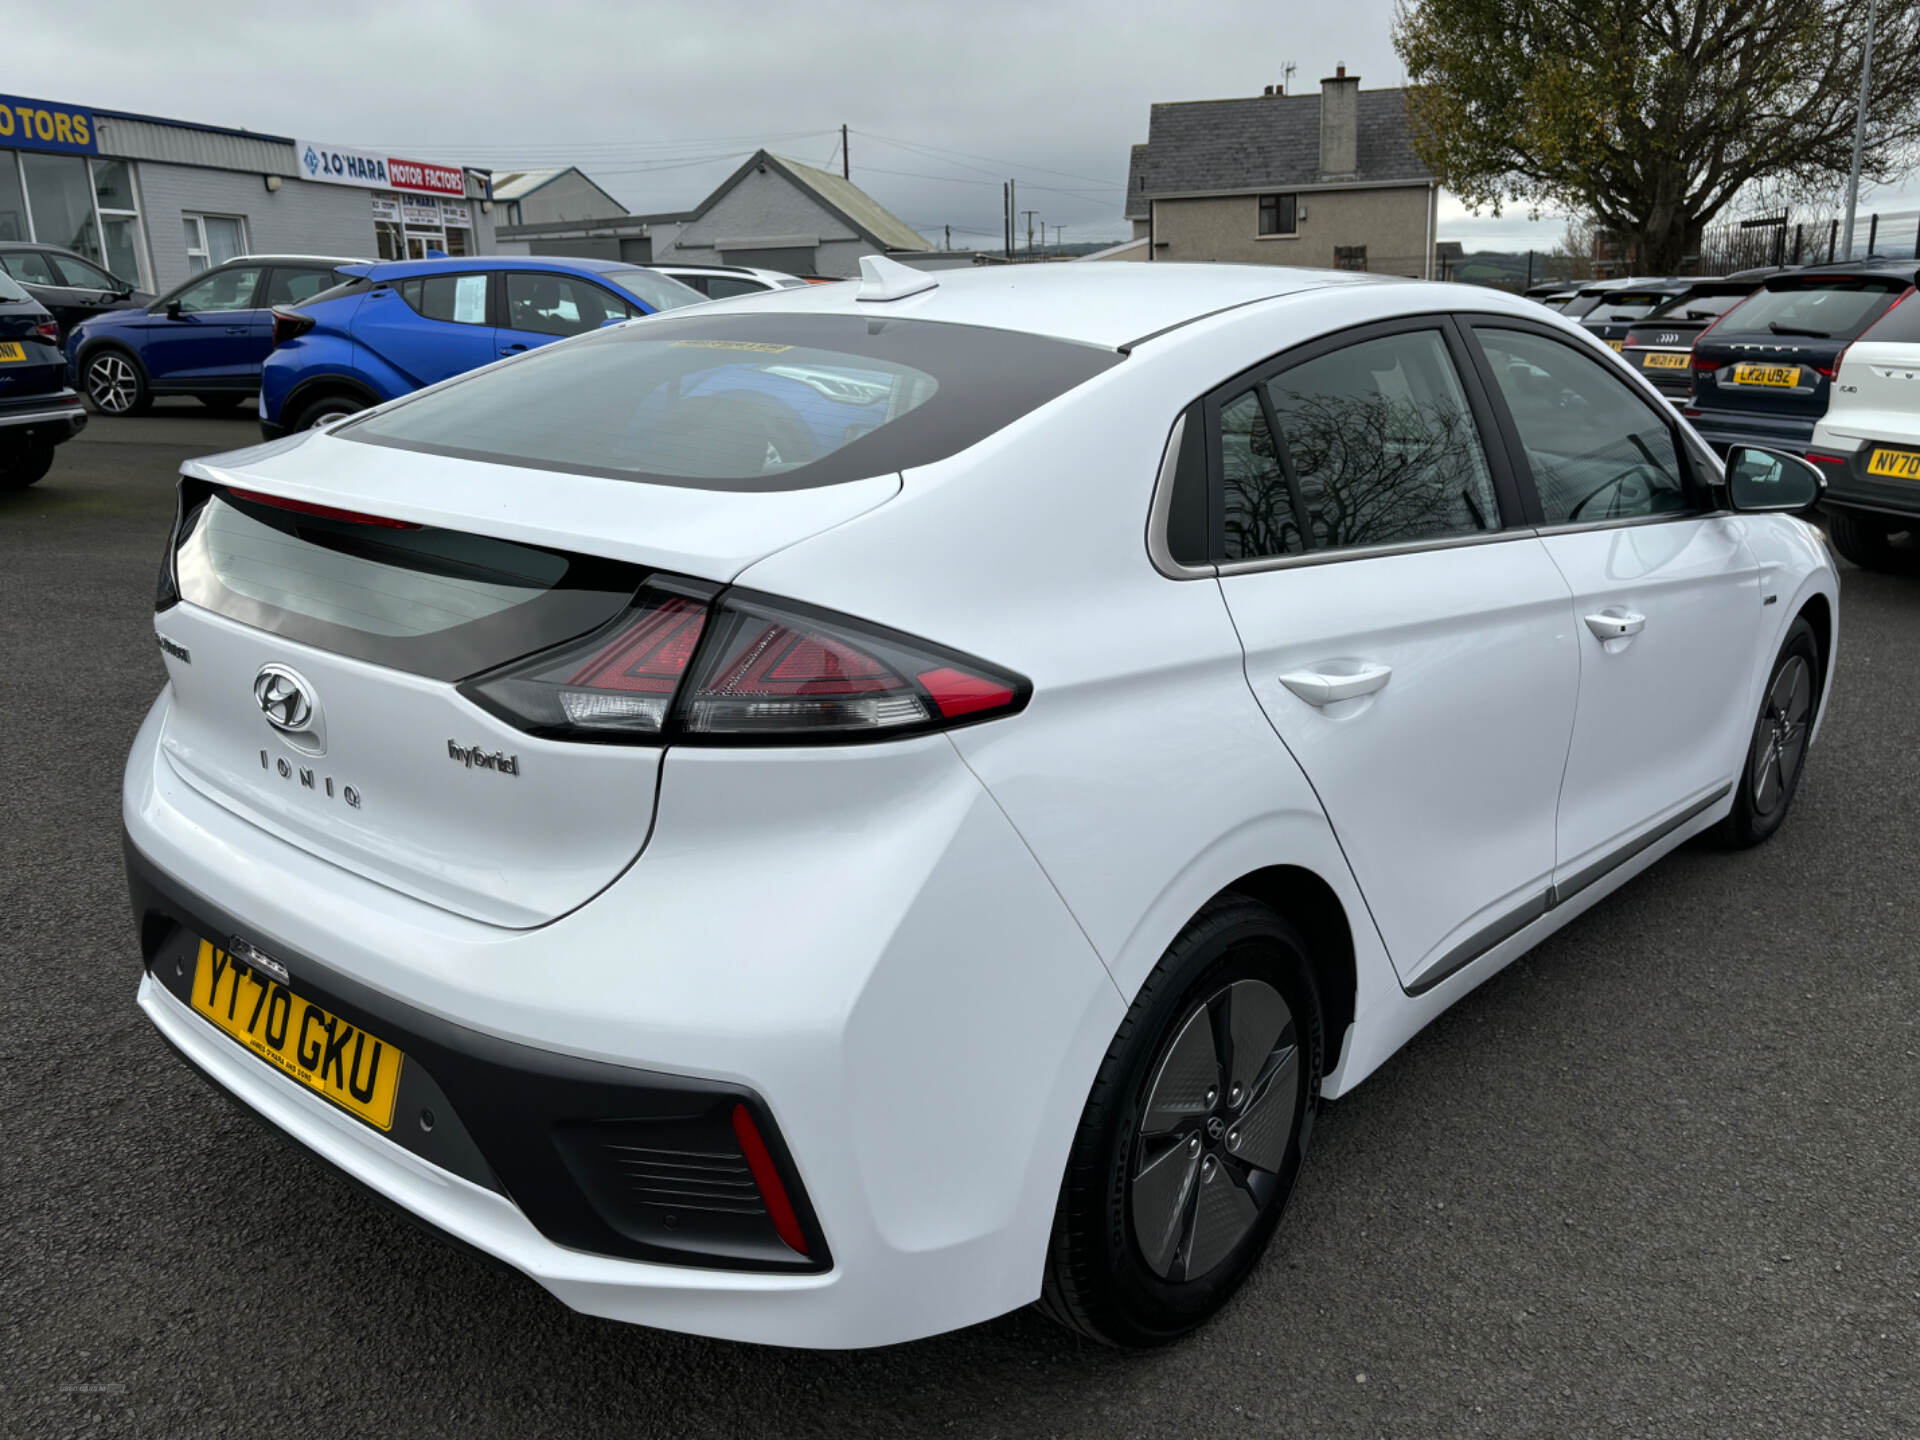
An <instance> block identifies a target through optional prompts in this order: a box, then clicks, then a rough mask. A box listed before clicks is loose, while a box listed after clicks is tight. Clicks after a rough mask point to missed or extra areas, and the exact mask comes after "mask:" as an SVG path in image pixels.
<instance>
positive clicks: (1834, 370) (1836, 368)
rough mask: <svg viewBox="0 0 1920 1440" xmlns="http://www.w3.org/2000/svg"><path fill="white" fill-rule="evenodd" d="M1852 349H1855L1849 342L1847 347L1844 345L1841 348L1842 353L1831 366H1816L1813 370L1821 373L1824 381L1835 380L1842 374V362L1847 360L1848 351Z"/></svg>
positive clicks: (1834, 359)
mask: <svg viewBox="0 0 1920 1440" xmlns="http://www.w3.org/2000/svg"><path fill="white" fill-rule="evenodd" d="M1852 348H1853V342H1852V341H1851V340H1849V341H1848V342H1847V343H1846V344H1845V345H1842V346H1841V347H1840V353H1839V354H1838V355H1836V356H1834V357H1833V361H1832V363H1831V364H1827V365H1816V366H1814V367H1813V368H1814V369H1816V370H1818V371H1819V372H1820V375H1821V378H1822V379H1826V380H1831V379H1833V378H1834V377H1835V376H1836V375H1838V374H1839V373H1840V362H1841V361H1842V360H1844V359H1846V358H1847V351H1849V350H1851V349H1852Z"/></svg>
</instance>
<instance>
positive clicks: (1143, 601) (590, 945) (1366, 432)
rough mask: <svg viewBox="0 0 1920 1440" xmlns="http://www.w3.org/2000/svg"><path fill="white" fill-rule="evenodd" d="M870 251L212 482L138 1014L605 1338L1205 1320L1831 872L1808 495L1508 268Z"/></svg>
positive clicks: (1811, 478)
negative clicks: (1377, 1171) (1627, 949)
mask: <svg viewBox="0 0 1920 1440" xmlns="http://www.w3.org/2000/svg"><path fill="white" fill-rule="evenodd" d="M864 268H865V278H864V279H863V280H862V281H861V282H860V283H858V284H845V285H836V286H822V287H811V288H807V289H804V290H791V291H786V292H782V293H778V294H771V295H761V296H755V297H753V298H752V299H750V300H743V301H739V302H724V301H723V302H718V303H715V304H711V305H706V306H701V307H698V308H697V309H693V310H688V311H684V312H681V313H678V314H675V315H669V316H662V317H656V318H651V319H647V320H643V321H637V322H634V323H630V324H625V325H621V326H617V327H613V328H609V329H606V330H603V331H600V332H596V333H594V334H592V335H587V336H582V337H579V338H577V339H575V340H572V341H568V342H565V343H562V344H558V345H554V346H552V347H550V348H547V349H543V350H541V351H539V352H537V353H534V354H531V355H528V356H526V357H524V358H520V359H516V360H511V361H507V362H505V363H502V364H499V365H495V366H492V367H489V368H488V369H485V370H481V371H476V372H473V373H471V374H468V375H465V376H462V377H460V378H458V379H455V380H453V381H450V382H448V383H446V384H443V385H440V386H438V387H435V388H433V389H429V390H424V391H421V392H419V393H417V394H414V395H411V396H408V397H406V398H404V399H401V400H398V401H395V402H393V403H391V404H388V405H385V406H382V407H380V408H378V409H376V410H372V411H368V412H365V413H363V414H361V415H357V416H354V417H352V418H350V419H348V420H346V421H344V422H341V423H338V424H335V425H333V426H330V427H327V428H325V429H323V430H320V431H315V432H310V433H305V434H301V435H297V436H292V437H289V438H287V439H285V440H281V441H277V442H275V443H273V444H269V445H264V446H261V447H258V448H256V449H251V450H243V451H237V452H234V453H232V454H228V455H221V456H215V457H212V458H209V459H205V460H200V461H195V462H192V463H190V464H188V465H187V466H185V467H184V471H183V474H182V478H181V481H180V504H179V511H178V519H177V522H176V525H175V528H174V533H173V536H172V539H171V543H170V545H169V548H168V551H167V555H166V560H165V564H164V566H163V568H162V573H161V578H160V584H159V594H158V600H157V604H156V615H155V629H156V631H157V635H158V640H159V645H160V649H161V651H162V652H163V658H164V662H165V665H166V669H167V674H168V683H167V685H166V688H165V689H164V691H163V692H162V694H161V695H160V698H159V699H158V701H157V702H156V703H155V705H154V707H153V710H152V712H151V714H150V715H149V716H148V718H147V720H146V722H145V724H144V725H143V727H142V728H141V730H140V732H139V735H138V738H137V739H136V741H135V744H134V747H133V753H132V756H131V758H130V760H129V762H128V766H127V774H126V782H125V823H126V832H127V863H128V870H129V875H130V882H131V888H132V895H133V906H134V912H135V918H136V921H137V925H138V932H139V939H140V947H141V953H142V958H143V964H144V972H145V973H144V976H143V978H142V980H141V982H140V990H139V1003H140V1005H141V1007H142V1008H143V1009H144V1010H145V1012H146V1014H147V1015H148V1016H149V1018H150V1019H151V1020H152V1022H153V1023H154V1024H155V1025H156V1026H157V1027H158V1028H159V1029H160V1031H161V1033H162V1034H163V1035H164V1036H165V1037H166V1039H167V1040H168V1041H170V1042H171V1043H172V1045H173V1046H174V1047H175V1048H176V1049H177V1050H178V1051H179V1052H180V1053H181V1054H182V1055H183V1056H184V1057H185V1059H186V1060H187V1061H188V1062H189V1063H190V1064H192V1065H194V1066H196V1067H198V1068H199V1069H201V1070H202V1071H204V1072H206V1074H207V1075H209V1076H210V1077H212V1079H213V1080H214V1081H215V1082H217V1083H218V1084H219V1085H220V1086H222V1087H224V1088H225V1089H226V1090H228V1091H230V1092H232V1094H233V1095H234V1096H236V1097H238V1099H239V1100H241V1101H242V1102H244V1103H245V1105H247V1106H248V1107H251V1109H252V1110H254V1111H256V1112H258V1113H259V1115H261V1116H262V1117H264V1118H265V1119H266V1120H267V1121H269V1122H271V1123H272V1124H273V1125H275V1126H278V1127H279V1128H280V1129H282V1130H284V1131H286V1132H288V1133H289V1134H291V1135H292V1136H294V1137H295V1138H297V1139H298V1140H300V1141H301V1142H302V1143H304V1144H305V1145H306V1146H307V1147H309V1148H310V1149H311V1150H313V1151H314V1152H315V1153H316V1154H318V1155H320V1156H321V1157H323V1158H324V1159H326V1160H328V1161H330V1162H331V1163H332V1164H334V1165H335V1166H337V1167H339V1168H340V1169H341V1170H343V1171H345V1172H346V1173H347V1174H349V1175H350V1176H352V1177H354V1178H356V1179H357V1180H359V1181H362V1182H364V1183H365V1184H366V1185H368V1186H370V1187H371V1188H372V1189H374V1190H375V1191H377V1192H379V1193H380V1194H381V1195H383V1196H385V1197H386V1198H387V1199H389V1200H391V1201H393V1202H395V1203H397V1204H399V1205H400V1206H402V1207H404V1208H405V1209H406V1210H408V1211H411V1212H412V1213H413V1214H414V1215H415V1216H417V1217H419V1218H421V1219H422V1220H424V1221H426V1222H427V1223H428V1224H429V1225H431V1226H434V1227H437V1228H438V1229H440V1230H442V1231H444V1232H446V1233H448V1234H450V1235H452V1236H454V1237H457V1238H458V1239H460V1240H462V1241H464V1242H466V1243H468V1244H469V1245H472V1246H474V1247H477V1248H478V1249H480V1250H482V1251H484V1252H486V1253H488V1254H490V1255H492V1256H495V1257H497V1258H499V1259H500V1260H503V1261H505V1262H507V1263H508V1264H510V1265H512V1266H515V1267H517V1268H518V1269H520V1270H522V1271H524V1272H525V1273H526V1274H528V1275H530V1276H532V1277H533V1278H534V1279H536V1280H537V1281H539V1283H541V1284H542V1285H544V1286H545V1287H546V1288H547V1289H549V1290H550V1291H552V1292H553V1293H554V1294H555V1295H557V1296H558V1297H559V1298H560V1299H561V1300H563V1301H564V1302H566V1303H567V1304H568V1305H571V1306H573V1307H575V1308H577V1309H579V1310H583V1311H587V1312H591V1313H593V1314H597V1315H604V1316H612V1317H616V1318H619V1319H623V1320H631V1321H639V1322H643V1323H646V1324H650V1325H659V1326H666V1327H670V1328H674V1329H679V1330H687V1331H695V1332H700V1333H704V1334H709V1335H718V1336H728V1337H736V1338H742V1339H749V1340H756V1341H766V1342H774V1343H779V1344H786V1345H814V1346H858V1345H872V1344H879V1343H885V1342H890V1341H899V1340H906V1339H910V1338H912V1337H916V1336H922V1335H926V1334H929V1333H932V1332H936V1331H941V1330H946V1329H950V1328H952V1327H955V1326H961V1325H965V1324H968V1323H971V1322H974V1321H978V1320H983V1319H986V1318H987V1317H989V1316H993V1315H996V1314H999V1313H1001V1312H1004V1311H1006V1310H1008V1309H1010V1308H1012V1307H1015V1306H1019V1305H1023V1304H1026V1303H1028V1302H1030V1301H1033V1300H1035V1299H1039V1300H1041V1301H1042V1303H1043V1305H1044V1306H1045V1308H1046V1309H1047V1310H1048V1311H1049V1312H1050V1313H1051V1314H1053V1315H1054V1316H1055V1317H1056V1318H1058V1319H1060V1320H1062V1321H1064V1322H1065V1323H1067V1324H1069V1325H1072V1326H1075V1327H1077V1328H1079V1329H1080V1330H1082V1331H1084V1332H1086V1333H1088V1334H1090V1335H1093V1336H1095V1337H1098V1338H1100V1339H1103V1340H1107V1341H1111V1342H1115V1343H1120V1344H1128V1345H1143V1344H1151V1343H1154V1342H1158V1341H1163V1340H1166V1339H1170V1338H1172V1337H1174V1336H1177V1335H1180V1334H1181V1333H1183V1332H1185V1331H1187V1330H1189V1329H1191V1328H1192V1327H1193V1326H1195V1325H1197V1324H1198V1323H1200V1322H1201V1321H1202V1320H1204V1319H1205V1318H1206V1317H1207V1316H1208V1315H1210V1314H1211V1313H1213V1312H1214V1311H1215V1310H1216V1309H1217V1308H1218V1307H1219V1306H1220V1305H1222V1304H1223V1303H1224V1302H1225V1301H1226V1300H1227V1298H1228V1297H1229V1296H1230V1295H1231V1294H1232V1293H1233V1291H1234V1289H1235V1288H1236V1287H1237V1286H1238V1285H1239V1284H1240V1282H1241V1281H1242V1280H1243V1279H1244V1278H1245V1277H1246V1275H1247V1273H1248V1272H1249V1270H1250V1269H1251V1268H1252V1267H1253V1266H1254V1265H1255V1264H1257V1263H1258V1261H1259V1257H1260V1254H1261V1251H1262V1248H1263V1247H1264V1246H1265V1244H1266V1241H1267V1238H1268V1236H1269V1235H1270V1234H1271V1233H1272V1231H1273V1228H1274V1226H1275V1224H1276V1223H1277V1222H1278V1221H1279V1219H1280V1215H1281V1212H1282V1210H1283V1208H1284V1207H1285V1205H1286V1201H1287V1197H1288V1195H1289V1193H1290V1191H1291V1189H1292V1187H1293V1184H1294V1180H1295V1177H1296V1175H1297V1173H1298V1171H1299V1167H1300V1165H1301V1163H1302V1160H1303V1158H1304V1155H1305V1152H1306V1149H1307V1143H1308V1139H1309V1136H1310V1134H1311V1131H1312V1126H1313V1119H1314V1115H1315V1112H1316V1108H1317V1107H1318V1105H1319V1104H1320V1102H1321V1101H1322V1100H1323V1099H1325V1098H1329V1097H1333V1096H1338V1095H1341V1094H1343V1093H1345V1092H1346V1091H1348V1090H1350V1089H1351V1088H1352V1087H1353V1086H1355V1085H1356V1084H1358V1083H1359V1082H1360V1081H1361V1080H1362V1079H1364V1078H1365V1077H1366V1076H1367V1075H1368V1074H1369V1073H1371V1072H1372V1071H1373V1070H1374V1069H1376V1068H1377V1067H1378V1066H1379V1065H1380V1064H1381V1062H1382V1061H1384V1060H1385V1059H1386V1058H1387V1057H1388V1056H1389V1055H1391V1054H1392V1053H1393V1052H1394V1051H1395V1049H1397V1048H1398V1047H1399V1046H1400V1045H1401V1044H1403V1043H1404V1042H1405V1041H1406V1040H1407V1039H1408V1037H1409V1036H1411V1035H1413V1034H1414V1033H1415V1032H1416V1031H1417V1030H1419V1028H1420V1027H1421V1026H1422V1025H1424V1024H1425V1023H1426V1022H1427V1021H1428V1020H1430V1019H1432V1018H1433V1017H1434V1016H1435V1015H1436V1014H1438V1013H1439V1012H1440V1011H1441V1010H1443V1009H1444V1008H1445V1007H1446V1006H1448V1005H1450V1004H1451V1003H1452V1002H1453V1001H1455V1000H1456V999H1458V998H1459V997H1460V996H1461V995H1462V994H1464V993H1466V992H1467V991H1468V990H1469V989H1471V988H1472V987H1473V986H1475V985H1477V984H1479V983H1480V982H1481V981H1483V980H1485V979H1486V978H1487V977H1488V976H1489V975H1492V974H1493V973H1495V972H1496V971H1498V970H1499V969H1500V968H1501V967H1502V966H1504V965H1506V964H1508V963H1509V962H1511V961H1512V960H1513V959H1514V957H1515V956H1517V955H1519V954H1520V953H1522V952H1523V951H1525V950H1526V949H1527V948H1528V947H1530V946H1532V945H1535V944H1537V943H1538V942H1539V941H1540V940H1541V939H1542V938H1543V937H1545V936H1546V935H1548V934H1550V933H1551V932H1552V931H1554V930H1555V929H1556V928H1558V927H1559V926H1561V925H1564V924H1566V923H1567V922H1568V921H1569V920H1571V919H1573V918H1574V917H1575V916H1577V915H1578V914H1579V913H1580V912H1581V911H1583V910H1585V909H1586V908H1588V907H1589V906H1591V905H1592V904H1594V903H1595V902H1596V901H1597V900H1599V899H1600V898H1601V897H1603V896H1605V895H1607V894H1608V893H1609V892H1611V891H1613V890H1614V889H1616V888H1617V887H1619V886H1621V885H1623V884H1625V883H1627V882H1628V881H1630V880H1631V879H1632V878H1633V877H1634V875H1636V874H1637V873H1638V872H1639V871H1641V870H1643V869H1645V868H1646V867H1647V866H1648V865H1651V864H1652V863H1654V862H1655V861H1656V860H1658V859H1659V858H1660V857H1661V856H1662V855H1664V854H1665V853H1667V852H1668V851H1670V850H1672V849H1673V848H1674V847H1675V846H1677V845H1680V844H1682V843H1683V842H1685V841H1687V840H1688V839H1690V838H1692V837H1694V836H1696V835H1699V834H1701V833H1702V832H1706V831H1713V832H1715V833H1716V834H1717V835H1719V836H1720V837H1722V838H1723V839H1724V840H1726V841H1727V842H1728V843H1731V844H1734V845H1749V844H1753V843H1755V842H1757V841H1760V840H1763V839H1765V838H1766V837H1767V836H1768V835H1769V834H1770V833H1771V832H1772V831H1773V830H1774V829H1775V828H1776V827H1777V826H1779V824H1780V823H1781V821H1782V819H1783V817H1784V816H1785V814H1786V811H1787V808H1788V806H1789V805H1790V804H1791V802H1792V800H1793V796H1794V792H1795V787H1796V785H1797V783H1798V782H1799V780H1800V776H1801V771H1802V766H1803V763H1804V760H1805V757H1806V753H1807V748H1808V746H1809V744H1810V743H1811V742H1812V740H1813V738H1814V735H1815V733H1816V731H1817V728H1818V723H1819V719H1820V716H1821V714H1822V710H1823V706H1824V702H1825V698H1826V694H1827V687H1828V679H1829V676H1830V675H1831V673H1832V665H1833V656H1834V644H1835V635H1836V619H1837V608H1836V607H1837V592H1836V588H1835V583H1834V572H1833V569H1832V567H1831V565H1830V563H1829V561H1828V559H1827V555H1826V551H1825V549H1824V547H1823V545H1822V543H1821V541H1820V539H1819V536H1818V534H1817V533H1816V532H1815V531H1814V530H1813V529H1812V528H1811V527H1810V526H1809V525H1807V524H1806V523H1804V522H1803V521H1801V520H1799V519H1797V518H1794V516H1793V514H1792V513H1789V512H1797V511H1800V510H1804V509H1805V508H1806V507H1807V506H1809V505H1810V504H1812V503H1813V502H1814V500H1815V499H1816V497H1817V489H1818V483H1819V481H1818V475H1817V473H1815V472H1814V471H1813V470H1812V469H1811V468H1810V467H1808V466H1807V465H1806V464H1805V462H1804V461H1801V460H1798V459H1796V458H1793V457H1786V456H1779V455H1773V454H1770V453H1768V452H1765V451H1758V450H1745V449H1738V448H1736V450H1735V451H1734V452H1733V453H1732V455H1731V456H1730V457H1729V459H1728V464H1727V467H1726V468H1725V469H1724V471H1723V469H1722V467H1721V465H1720V464H1719V462H1717V461H1716V460H1715V459H1714V458H1713V456H1712V455H1711V453H1709V452H1708V451H1707V450H1706V448H1705V447H1704V446H1703V445H1701V444H1700V443H1699V441H1698V440H1697V439H1696V437H1695V436H1694V435H1693V434H1692V432H1691V431H1690V430H1689V429H1688V428H1687V426H1686V424H1685V422H1684V421H1683V420H1682V419H1680V418H1678V417H1677V416H1676V415H1675V414H1674V413H1673V411H1672V408H1671V407H1670V406H1669V405H1668V404H1667V403H1666V402H1665V401H1664V400H1663V399H1662V397H1661V396H1660V395H1659V393H1658V392H1656V391H1655V390H1653V389H1651V388H1650V387H1649V386H1648V385H1647V384H1646V383H1645V382H1643V381H1642V380H1640V379H1639V378H1638V377H1636V376H1634V375H1633V374H1631V373H1629V372H1628V371H1627V370H1626V369H1625V368H1624V367H1623V366H1622V365H1621V364H1620V363H1619V361H1618V360H1617V359H1616V358H1615V357H1613V356H1612V355H1611V354H1610V353H1608V351H1607V350H1606V348H1605V347H1604V346H1603V345H1601V344H1600V343H1599V342H1598V341H1596V340H1594V339H1593V338H1592V337H1590V336H1588V335H1586V334H1584V333H1583V332H1582V331H1581V330H1580V329H1579V328H1578V327H1577V326H1574V325H1572V324H1570V323H1567V322H1565V321H1563V320H1560V319H1558V318H1557V317H1555V316H1552V315H1550V314H1547V313H1544V312H1543V311H1542V310H1541V308H1540V307H1539V306H1537V305H1534V304H1532V303H1531V302H1528V301H1525V300H1522V299H1519V298H1516V297H1507V296H1503V295H1500V294H1497V293H1494V292H1492V291H1487V290H1477V289H1472V288H1469V287H1466V286H1460V285H1437V284H1422V283H1415V282H1403V281H1383V280H1377V279H1368V278H1367V277H1364V276H1354V275H1349V274H1344V273H1334V272H1324V273H1323V272H1310V271H1296V270H1286V269H1279V268H1236V267H1229V266H1196V267H1184V266H1177V265H1160V264H1153V265H1063V266H1031V267H1009V268H1003V269H993V270H981V271H972V272H960V273H955V272H950V271H949V272H941V273H940V274H939V275H938V276H937V277H936V276H934V275H924V274H919V273H916V272H913V271H910V270H906V269H904V268H903V267H900V266H897V265H894V264H891V263H889V262H885V261H878V260H870V261H868V262H867V263H866V265H865V267H864ZM1768 512H1772V513H1768ZM1648 980H1649V983H1650V984H1651V983H1658V980H1657V977H1656V976H1654V975H1652V974H1649V977H1648ZM287 1223H289V1224H296V1225H297V1224H298V1223H299V1220H298V1217H297V1216H296V1217H293V1218H291V1219H289V1220H288V1221H287Z"/></svg>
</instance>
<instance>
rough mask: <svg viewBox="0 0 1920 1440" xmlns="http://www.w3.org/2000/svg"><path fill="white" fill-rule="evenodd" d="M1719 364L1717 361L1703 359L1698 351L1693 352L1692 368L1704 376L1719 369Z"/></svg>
mask: <svg viewBox="0 0 1920 1440" xmlns="http://www.w3.org/2000/svg"><path fill="white" fill-rule="evenodd" d="M1721 363H1722V362H1720V361H1718V360H1708V359H1705V358H1704V357H1703V356H1702V355H1701V354H1700V352H1699V351H1698V350H1696V351H1694V352H1693V368H1694V369H1695V370H1698V371H1701V372H1702V373H1704V374H1708V375H1711V374H1712V373H1713V372H1714V371H1715V370H1718V369H1719V368H1720V365H1721Z"/></svg>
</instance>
